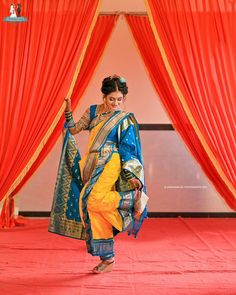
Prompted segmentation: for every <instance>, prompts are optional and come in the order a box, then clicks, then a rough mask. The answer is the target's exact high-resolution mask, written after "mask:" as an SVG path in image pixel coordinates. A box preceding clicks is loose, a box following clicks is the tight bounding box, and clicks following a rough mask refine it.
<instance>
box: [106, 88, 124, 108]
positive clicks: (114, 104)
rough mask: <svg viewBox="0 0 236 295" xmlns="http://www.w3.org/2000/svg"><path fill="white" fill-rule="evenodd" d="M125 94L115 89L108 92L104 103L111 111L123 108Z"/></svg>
mask: <svg viewBox="0 0 236 295" xmlns="http://www.w3.org/2000/svg"><path fill="white" fill-rule="evenodd" d="M124 99H125V98H124V95H123V94H122V92H120V91H118V90H117V91H115V92H111V93H109V94H107V95H106V96H105V97H104V103H105V105H106V106H107V108H108V109H109V111H118V110H122V109H123V106H124Z"/></svg>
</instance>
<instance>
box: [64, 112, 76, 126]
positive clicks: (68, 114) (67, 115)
mask: <svg viewBox="0 0 236 295" xmlns="http://www.w3.org/2000/svg"><path fill="white" fill-rule="evenodd" d="M65 118H66V122H67V127H68V128H73V127H75V122H74V119H73V116H72V112H68V111H66V112H65Z"/></svg>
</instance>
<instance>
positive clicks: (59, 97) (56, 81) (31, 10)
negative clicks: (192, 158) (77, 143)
mask: <svg viewBox="0 0 236 295" xmlns="http://www.w3.org/2000/svg"><path fill="white" fill-rule="evenodd" d="M23 5H24V6H23V7H22V15H23V16H25V17H27V18H28V22H25V23H17V24H16V23H7V22H4V21H1V23H0V118H1V122H0V137H1V141H0V200H1V199H3V198H4V196H8V195H9V198H11V197H12V195H11V193H12V191H13V190H14V189H16V187H17V185H18V184H19V183H20V181H19V183H17V179H18V178H19V175H20V174H21V173H22V171H24V173H25V174H27V170H29V169H30V167H31V166H32V163H33V162H34V161H35V160H36V158H34V155H35V151H37V149H38V147H39V145H44V144H46V142H43V139H44V138H45V134H50V132H52V130H50V128H51V129H53V127H52V126H53V124H56V123H57V121H56V120H55V118H56V119H57V120H59V119H60V117H61V111H62V109H63V104H64V97H65V96H66V95H67V93H68V89H69V88H70V85H71V83H72V80H73V78H74V72H75V70H76V69H77V67H78V63H81V62H82V58H83V52H84V50H85V45H86V42H87V40H88V39H87V38H88V34H89V33H90V28H91V25H92V23H93V22H94V20H95V17H96V16H97V9H98V5H99V1H98V0H96V1H92V0H89V1H82V0H81V1H79V0H76V1H75V0H72V1H66V0H57V1H56V0H54V1H50V2H49V1H43V0H36V1H29V0H28V1H24V3H23ZM8 13H9V4H8V3H6V2H4V3H1V4H0V14H1V19H3V18H4V17H6V16H7V15H8ZM15 183H17V184H15ZM9 203H10V202H9ZM3 215H4V212H3ZM1 221H2V220H1Z"/></svg>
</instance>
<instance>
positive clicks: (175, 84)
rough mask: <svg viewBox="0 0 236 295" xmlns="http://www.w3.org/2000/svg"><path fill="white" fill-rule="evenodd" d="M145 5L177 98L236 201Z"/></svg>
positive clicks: (150, 13)
mask: <svg viewBox="0 0 236 295" xmlns="http://www.w3.org/2000/svg"><path fill="white" fill-rule="evenodd" d="M145 5H146V8H147V13H148V18H149V21H150V24H151V28H152V30H153V34H154V36H155V39H156V42H157V46H158V48H159V50H160V53H161V57H162V59H163V62H164V65H165V67H166V70H167V72H168V75H169V77H170V80H171V83H172V85H173V87H174V89H175V91H176V94H177V96H178V97H179V100H180V102H181V104H182V106H183V109H184V111H185V113H186V115H187V117H188V119H189V121H190V123H191V124H192V126H193V128H194V130H195V132H196V134H197V136H198V138H199V140H200V142H201V144H202V146H203V148H204V149H205V151H206V152H207V154H208V156H209V159H210V160H211V162H212V163H213V165H214V166H215V168H216V170H217V172H218V173H219V175H220V177H221V178H222V180H223V181H224V182H225V184H226V185H227V186H228V188H229V190H230V191H231V192H232V194H233V196H234V198H235V199H236V190H235V188H234V186H233V184H232V183H231V181H230V180H229V179H228V177H227V176H226V175H225V173H224V171H223V170H222V168H221V166H220V164H219V163H218V161H217V159H216V158H215V156H214V154H213V152H212V150H211V149H210V147H209V145H208V144H207V142H206V141H205V139H204V136H203V135H202V133H201V131H200V129H199V127H198V125H197V122H196V121H195V119H194V117H193V115H192V113H191V111H190V109H189V107H188V105H187V103H186V100H185V98H184V96H183V94H182V92H181V90H180V88H179V86H178V83H177V81H176V79H175V76H174V73H173V71H172V69H171V66H170V64H169V61H168V58H167V55H166V53H165V49H164V47H163V45H162V42H161V39H160V37H159V34H158V32H157V29H156V26H155V23H154V20H153V16H152V12H151V9H150V7H149V4H148V0H145Z"/></svg>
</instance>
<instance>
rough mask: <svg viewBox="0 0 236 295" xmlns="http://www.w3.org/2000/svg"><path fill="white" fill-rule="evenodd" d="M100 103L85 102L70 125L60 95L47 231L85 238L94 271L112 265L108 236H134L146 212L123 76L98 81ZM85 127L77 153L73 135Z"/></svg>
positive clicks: (111, 244)
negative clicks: (62, 121) (61, 128)
mask: <svg viewBox="0 0 236 295" xmlns="http://www.w3.org/2000/svg"><path fill="white" fill-rule="evenodd" d="M101 91H102V93H103V103H102V104H100V105H92V106H90V107H89V108H88V109H87V110H86V111H85V113H84V115H83V116H82V117H81V119H80V120H79V121H78V122H77V123H74V120H73V117H72V112H71V102H70V99H68V98H66V109H65V117H66V129H67V132H66V134H65V138H64V143H63V149H62V155H61V160H60V165H59V171H58V176H57V183H56V188H55V194H54V200H53V205H52V211H51V220H50V225H49V231H50V232H54V233H59V234H62V235H65V236H69V237H74V238H78V239H84V240H86V245H87V250H88V252H89V253H90V254H92V255H93V256H99V257H100V260H101V261H100V263H99V264H98V265H97V266H96V267H94V268H93V270H92V271H93V272H94V273H104V272H109V271H111V270H112V269H113V266H114V261H115V260H114V236H115V235H116V234H118V233H119V232H123V231H127V232H128V234H129V235H132V234H133V235H134V236H135V237H136V235H137V233H138V231H139V229H140V227H141V225H142V223H143V220H144V218H145V217H146V215H147V209H146V203H147V200H148V197H147V196H146V194H145V190H146V189H145V182H144V168H143V160H142V152H141V145H140V137H139V130H138V124H137V121H136V120H135V117H134V115H133V114H132V113H128V112H125V111H124V110H123V109H124V101H125V99H126V94H127V93H128V87H127V84H126V81H125V79H124V78H123V77H119V76H117V75H114V76H110V77H106V78H105V79H104V80H103V82H102V87H101ZM82 130H89V141H88V147H87V150H86V152H85V155H84V156H83V157H82V159H81V157H80V154H79V151H78V148H77V146H76V142H75V139H74V137H73V135H74V134H76V133H78V132H80V131H82Z"/></svg>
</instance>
